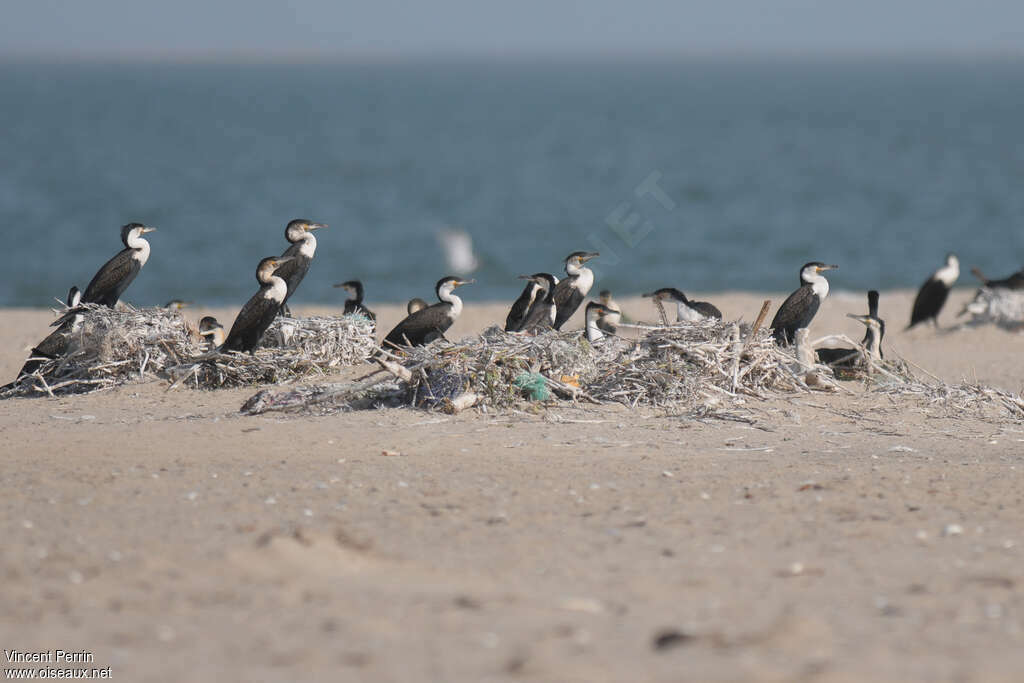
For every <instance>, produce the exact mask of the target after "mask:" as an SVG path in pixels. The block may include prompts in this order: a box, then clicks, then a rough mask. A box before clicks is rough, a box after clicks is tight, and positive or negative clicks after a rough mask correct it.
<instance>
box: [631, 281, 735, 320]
mask: <svg viewBox="0 0 1024 683" xmlns="http://www.w3.org/2000/svg"><path fill="white" fill-rule="evenodd" d="M644 296H647V297H651V298H652V299H656V300H658V301H675V302H676V322H677V323H678V322H690V323H694V322H700V321H701V320H705V319H707V318H714V319H716V320H721V319H722V312H721V311H720V310H718V308H717V307H716V306H715V305H714V304H710V303H708V302H707V301H692V300H690V299H688V298H686V295H685V294H683V293H682V292H680V291H679V290H678V289H676V288H674V287H662V288H661V289H658V290H655V291H653V292H648V293H647V294H644Z"/></svg>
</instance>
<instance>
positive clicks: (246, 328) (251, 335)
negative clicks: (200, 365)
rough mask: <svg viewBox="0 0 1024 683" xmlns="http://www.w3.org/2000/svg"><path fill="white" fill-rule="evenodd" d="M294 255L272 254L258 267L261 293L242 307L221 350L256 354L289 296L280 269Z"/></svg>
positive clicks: (257, 272) (289, 261) (257, 279)
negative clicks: (257, 348) (278, 271)
mask: <svg viewBox="0 0 1024 683" xmlns="http://www.w3.org/2000/svg"><path fill="white" fill-rule="evenodd" d="M292 258H293V257H291V256H268V257H267V258H265V259H263V260H262V261H260V264H259V265H258V266H257V267H256V281H257V282H259V283H260V289H259V291H258V292H256V293H255V294H253V295H252V298H250V299H249V301H247V302H246V304H245V305H244V306H242V310H241V311H239V312H238V316H237V317H236V318H235V322H234V323H233V324H232V325H231V331H230V332H228V336H227V339H225V340H224V344H223V345H222V346H221V347H220V348H219V349H218V350H219V351H248V352H249V353H255V352H256V347H257V346H259V343H260V339H262V338H263V333H264V332H266V331H267V328H268V327H270V323H272V322H274V317H275V316H276V315H277V313H278V311H279V310H281V304H282V303H283V302H284V299H285V297H286V296H288V285H286V284H285V281H284V279H283V278H281V276H279V275H278V274H277V269H278V268H280V267H281V266H283V265H285V264H287V263H291V260H292Z"/></svg>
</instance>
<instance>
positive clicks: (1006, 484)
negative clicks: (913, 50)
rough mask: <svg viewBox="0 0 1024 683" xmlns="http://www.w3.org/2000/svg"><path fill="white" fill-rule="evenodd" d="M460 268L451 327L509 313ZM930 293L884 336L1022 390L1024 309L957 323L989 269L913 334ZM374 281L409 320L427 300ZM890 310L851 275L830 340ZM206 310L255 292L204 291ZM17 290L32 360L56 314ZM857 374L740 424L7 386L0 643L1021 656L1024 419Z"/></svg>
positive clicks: (532, 666)
mask: <svg viewBox="0 0 1024 683" xmlns="http://www.w3.org/2000/svg"><path fill="white" fill-rule="evenodd" d="M463 292H464V293H465V296H464V298H465V301H466V309H465V313H464V315H463V317H462V318H460V320H459V321H458V322H457V323H456V325H455V326H454V327H453V328H452V330H451V331H450V332H449V337H450V338H459V337H461V336H465V335H470V334H473V333H476V332H479V331H481V330H482V329H484V328H485V327H486V326H488V325H490V324H494V323H497V322H499V321H503V320H504V316H505V314H506V312H507V306H508V304H507V303H492V304H481V303H477V302H475V301H474V300H473V296H472V289H471V288H470V287H467V288H465V290H460V294H462V293H463ZM913 294H914V293H913V292H910V291H896V292H884V293H883V294H882V300H881V315H882V317H883V318H885V319H886V320H887V322H888V329H887V333H886V337H885V343H884V348H885V352H886V354H887V355H894V356H895V355H898V356H900V357H902V358H904V359H906V360H907V361H909V362H911V363H913V364H914V365H915V366H918V367H920V368H921V372H922V376H923V373H925V372H927V373H932V374H934V375H935V376H937V377H938V378H941V379H942V380H943V381H946V382H949V383H957V382H961V381H966V382H970V383H979V384H983V385H989V386H993V387H998V388H1001V389H1004V390H1008V391H1012V392H1020V391H1021V390H1022V388H1024V364H1022V363H1021V362H1020V358H1021V352H1022V351H1024V335H1022V334H1019V333H1012V332H1008V331H1006V330H1003V329H1000V328H997V327H994V326H986V327H976V328H962V329H954V330H951V329H949V328H950V326H951V325H953V323H954V321H955V315H956V313H957V312H958V311H959V310H960V308H961V307H962V305H963V303H964V301H966V300H967V299H969V298H970V296H971V294H972V292H971V291H970V290H966V289H960V290H955V291H954V292H953V294H952V295H951V298H950V302H949V303H948V304H947V306H946V308H945V311H944V313H943V315H942V317H941V322H942V324H943V328H944V329H941V330H938V331H936V330H934V329H932V328H931V327H925V326H921V327H919V328H915V329H914V330H911V331H909V332H905V331H903V329H902V328H903V327H904V326H905V325H906V321H907V320H908V318H909V310H910V306H911V302H912V300H913ZM693 297H694V298H700V299H707V300H710V301H713V302H714V303H715V304H716V305H718V306H719V308H721V309H722V311H723V313H724V314H725V317H726V318H729V319H735V318H743V319H745V320H747V321H752V320H753V319H754V317H755V316H756V314H757V311H758V310H759V309H760V305H761V302H762V301H763V300H764V299H765V298H771V299H772V300H773V310H774V308H775V307H777V305H778V303H779V302H780V301H781V300H782V297H781V296H779V295H775V296H772V297H766V296H764V295H761V294H752V293H724V294H723V293H717V294H716V293H702V294H699V295H698V294H693ZM367 303H368V305H369V306H370V307H371V308H373V309H374V310H375V311H376V312H377V314H378V319H379V324H380V329H383V330H384V331H385V332H386V331H387V330H388V329H390V327H391V326H392V325H393V324H394V323H395V322H397V321H398V320H399V319H400V317H401V316H402V314H403V311H404V306H397V305H388V306H382V305H374V302H367ZM620 304H621V305H622V307H623V310H624V312H625V313H626V314H627V315H629V316H631V317H632V318H634V319H646V320H654V319H655V316H656V314H655V311H654V309H653V307H652V306H651V304H650V302H649V300H644V299H640V298H626V297H624V298H622V299H620ZM865 309H866V301H865V297H864V294H863V293H861V292H858V293H846V292H833V295H832V296H830V297H829V299H828V300H827V301H826V303H825V304H824V306H823V308H822V310H821V312H820V313H819V315H818V317H817V318H816V319H815V322H814V324H813V325H812V327H811V338H812V339H817V338H819V337H822V336H825V335H827V334H831V333H837V334H838V333H842V334H846V335H848V336H850V337H854V338H856V339H859V338H860V337H861V336H862V334H863V326H861V325H859V324H858V323H857V322H856V321H853V320H850V319H849V318H847V317H846V314H847V313H863V312H865ZM293 311H294V312H295V313H297V314H324V313H328V314H337V313H339V311H338V310H337V309H325V308H304V307H302V306H301V302H297V303H295V304H294V305H293ZM209 313H212V314H214V315H217V316H218V318H219V319H220V320H221V321H222V322H223V323H224V324H225V325H226V326H228V325H230V322H231V320H232V319H233V316H234V313H235V310H234V309H232V310H212V311H208V310H205V309H202V308H194V309H187V310H186V311H185V314H186V315H187V316H188V317H190V318H192V319H198V318H199V317H200V316H202V315H206V314H209ZM0 317H2V320H3V321H4V324H3V326H2V329H0V377H3V378H4V381H8V380H9V379H13V378H14V376H15V374H16V373H17V371H18V368H19V367H20V366H21V364H22V362H23V361H24V358H25V357H26V352H27V350H28V349H29V348H30V347H31V346H32V345H33V344H34V343H36V342H37V341H38V340H39V339H41V338H42V337H43V336H45V334H47V332H48V331H49V329H50V328H49V327H48V325H49V323H50V322H51V321H52V319H53V315H52V313H51V312H50V311H45V310H44V311H37V310H21V309H7V310H3V311H2V312H0ZM579 317H580V314H577V319H576V320H574V324H575V325H577V326H579V325H580V324H581V321H580V320H578V318H579ZM366 372H367V368H366V367H360V368H351V369H347V370H346V371H345V372H344V373H343V375H344V376H346V377H357V376H360V375H361V374H365V373H366ZM846 389H847V390H846V391H843V392H839V393H832V394H825V393H813V394H806V395H796V396H789V397H780V398H778V399H772V400H768V401H756V400H752V399H748V401H747V404H746V405H744V406H743V409H744V415H746V416H747V417H745V418H744V419H742V420H723V419H707V420H696V419H692V418H689V417H684V416H677V415H670V414H666V413H665V412H663V411H658V410H647V409H639V410H630V409H627V408H625V407H621V406H600V407H595V406H583V405H579V406H574V405H571V404H569V403H560V404H558V405H554V406H551V407H537V406H524V407H523V409H522V410H521V411H519V412H514V413H494V412H490V413H487V414H484V413H482V412H480V411H478V410H475V409H473V410H468V411H465V412H464V413H461V414H458V415H455V416H449V415H445V414H441V413H431V412H425V411H420V410H414V409H409V408H402V409H380V410H367V411H358V412H350V413H342V414H338V415H331V416H326V417H304V416H291V415H281V414H270V415H266V416H260V417H245V416H241V415H240V414H239V412H238V410H239V407H240V406H241V404H242V403H243V402H244V401H245V400H246V399H247V398H248V397H249V396H251V395H252V394H253V393H255V391H256V388H246V389H231V390H220V391H193V390H188V389H177V390H173V391H170V390H168V388H167V385H166V383H162V382H158V381H148V382H145V383H139V384H133V385H126V386H122V387H119V388H117V389H115V390H111V391H103V392H98V393H95V394H89V395H80V396H70V397H63V398H59V399H24V398H17V399H10V400H6V401H3V402H2V404H0V443H2V444H3V452H4V458H3V472H4V475H3V479H4V483H5V487H4V490H5V495H4V496H3V500H2V503H0V505H2V507H3V515H2V517H0V533H2V535H3V538H4V539H5V543H4V545H3V553H2V554H0V575H2V576H3V581H2V584H0V604H3V605H4V607H5V609H4V610H3V614H2V616H0V642H2V643H3V647H4V648H5V650H18V651H23V652H43V651H48V652H52V651H54V650H57V649H63V650H68V651H87V652H89V653H91V654H92V655H93V662H92V663H90V664H88V665H87V666H95V667H99V668H103V667H110V669H111V677H112V679H113V680H121V681H182V680H192V681H215V680H216V681H283V680H303V681H304V680H310V681H312V680H352V681H426V680H429V681H489V680H513V679H514V680H535V681H588V682H589V681H678V680H693V681H740V680H742V681H793V680H809V681H864V680H872V681H1017V680H1020V678H1021V672H1022V671H1024V486H1022V475H1024V422H1021V421H1020V420H1019V419H1017V420H1015V419H1012V418H1011V417H1010V416H1009V415H1008V414H1007V416H1006V417H1005V418H1004V419H998V420H996V419H991V417H986V416H985V415H982V414H981V413H980V412H975V411H972V410H966V411H951V410H944V409H943V408H942V407H941V406H931V407H930V406H925V405H922V404H921V403H920V402H917V401H913V400H910V399H907V400H906V401H902V400H900V399H898V398H892V397H887V396H882V395H879V394H877V393H876V394H872V393H869V392H867V391H865V389H864V388H863V387H862V386H861V385H859V384H857V383H849V386H848V387H846ZM384 453H388V454H389V455H384ZM13 666H16V665H12V664H9V663H7V661H6V658H5V663H4V668H5V669H10V668H12V667H13ZM20 666H29V667H37V666H43V665H35V664H33V665H20ZM50 666H52V667H54V668H64V667H65V666H72V665H63V664H59V663H58V664H52V665H50ZM73 666H83V665H82V664H75V665H73Z"/></svg>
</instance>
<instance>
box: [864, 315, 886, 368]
mask: <svg viewBox="0 0 1024 683" xmlns="http://www.w3.org/2000/svg"><path fill="white" fill-rule="evenodd" d="M867 337H868V338H867V344H865V346H866V347H867V350H868V355H869V356H871V360H875V361H877V360H882V339H881V330H880V329H879V327H878V324H877V323H876V324H874V325H868V334H867Z"/></svg>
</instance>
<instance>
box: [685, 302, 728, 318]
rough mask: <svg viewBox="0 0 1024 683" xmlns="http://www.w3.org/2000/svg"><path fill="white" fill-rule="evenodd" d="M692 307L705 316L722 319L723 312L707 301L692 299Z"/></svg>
mask: <svg viewBox="0 0 1024 683" xmlns="http://www.w3.org/2000/svg"><path fill="white" fill-rule="evenodd" d="M690 308H692V309H693V310H695V311H697V312H698V313H700V314H701V315H702V316H704V317H705V318H717V319H718V320H721V319H722V312H721V311H720V310H718V308H717V307H716V306H715V305H714V304H711V303H708V302H707V301H691V302H690Z"/></svg>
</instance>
